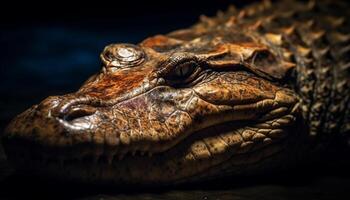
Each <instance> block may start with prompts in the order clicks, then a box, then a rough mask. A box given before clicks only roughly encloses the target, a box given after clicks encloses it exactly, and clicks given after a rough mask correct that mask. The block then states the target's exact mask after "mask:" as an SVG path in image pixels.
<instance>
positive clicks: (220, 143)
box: [3, 25, 299, 184]
mask: <svg viewBox="0 0 350 200" xmlns="http://www.w3.org/2000/svg"><path fill="white" fill-rule="evenodd" d="M204 30H207V29H203V27H202V26H200V25H198V26H197V27H195V28H192V29H184V30H180V31H176V32H173V33H170V34H168V35H157V36H154V37H150V38H148V39H146V40H144V41H143V42H141V43H140V44H138V45H132V44H112V45H109V46H107V47H106V48H105V49H104V51H103V52H102V53H101V60H102V63H103V64H102V69H101V71H100V72H99V73H97V74H96V75H94V76H92V77H91V78H90V79H88V80H87V81H86V82H85V83H84V84H83V86H82V87H81V88H80V89H79V90H78V91H77V92H75V93H71V94H67V95H63V96H51V97H48V98H47V99H45V100H43V101H42V102H41V103H39V104H38V105H34V106H32V107H31V108H29V109H28V110H26V111H25V112H23V113H22V114H20V115H18V116H17V117H16V118H15V119H13V121H12V122H11V123H10V124H9V126H8V127H7V129H6V131H5V134H4V137H3V139H4V146H5V149H6V151H7V153H8V157H9V159H10V161H12V162H13V163H14V165H15V166H16V167H17V168H19V169H25V170H31V171H37V172H39V173H44V174H49V175H53V176H57V177H65V178H73V179H76V180H83V181H95V182H96V181H97V182H99V181H102V182H110V181H111V182H114V183H140V184H148V183H165V184H167V183H174V182H183V181H190V180H202V179H206V178H213V177H217V176H226V175H231V174H240V173H242V174H246V173H251V172H253V171H256V170H258V169H260V168H262V169H263V168H264V164H263V163H264V162H265V161H267V160H275V161H276V160H277V161H278V155H279V154H280V153H281V152H283V150H284V148H285V141H286V138H287V137H289V138H290V137H293V136H294V135H295V134H296V133H295V131H294V129H293V127H294V125H295V124H296V123H294V122H295V120H296V118H297V114H298V110H299V109H298V102H299V101H298V98H297V95H296V94H295V93H294V92H293V90H292V89H288V86H287V84H286V82H285V77H286V76H288V73H289V71H290V69H292V65H291V64H288V63H287V62H284V61H283V59H282V58H281V57H280V56H278V55H279V54H280V53H281V52H279V50H276V49H273V48H271V47H270V44H269V43H267V42H266V41H265V40H263V39H261V38H260V37H256V36H254V34H250V33H248V32H245V33H242V32H240V31H239V30H233V29H232V28H225V26H221V27H218V28H216V29H209V31H204ZM259 163H261V164H259ZM266 165H267V164H266ZM265 167H266V166H265Z"/></svg>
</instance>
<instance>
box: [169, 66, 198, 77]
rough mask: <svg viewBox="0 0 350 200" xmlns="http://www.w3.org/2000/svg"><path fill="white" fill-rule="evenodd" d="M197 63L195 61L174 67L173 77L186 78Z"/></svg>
mask: <svg viewBox="0 0 350 200" xmlns="http://www.w3.org/2000/svg"><path fill="white" fill-rule="evenodd" d="M196 67H197V65H196V64H195V63H185V64H182V65H180V66H178V67H176V68H175V70H174V76H175V78H183V79H185V78H187V77H189V76H190V75H191V74H192V73H193V71H194V70H195V68H196Z"/></svg>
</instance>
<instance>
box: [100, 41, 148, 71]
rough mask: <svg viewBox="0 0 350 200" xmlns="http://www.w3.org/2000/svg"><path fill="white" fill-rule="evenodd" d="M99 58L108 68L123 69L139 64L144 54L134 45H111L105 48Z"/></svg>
mask: <svg viewBox="0 0 350 200" xmlns="http://www.w3.org/2000/svg"><path fill="white" fill-rule="evenodd" d="M100 57H101V59H102V61H103V63H104V64H105V66H107V67H109V68H125V67H135V66H137V65H139V64H141V63H142V62H143V60H144V58H145V53H144V52H143V50H142V49H141V48H140V47H138V46H136V45H132V44H111V45H108V46H107V47H105V49H104V50H103V52H102V54H101V56H100Z"/></svg>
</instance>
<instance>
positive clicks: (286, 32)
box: [239, 1, 350, 138]
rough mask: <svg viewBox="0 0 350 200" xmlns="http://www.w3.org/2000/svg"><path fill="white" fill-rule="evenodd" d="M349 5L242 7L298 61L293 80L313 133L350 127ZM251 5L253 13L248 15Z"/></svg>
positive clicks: (275, 45) (275, 44) (261, 31)
mask: <svg viewBox="0 0 350 200" xmlns="http://www.w3.org/2000/svg"><path fill="white" fill-rule="evenodd" d="M346 5H347V3H346V2H345V1H337V2H331V1H318V2H317V3H316V1H310V2H308V3H300V2H298V3H296V2H294V1H291V2H288V1H285V2H283V3H281V4H279V5H278V6H277V7H278V8H276V7H274V6H271V5H270V3H269V2H265V3H264V4H256V5H253V6H251V7H248V8H247V9H245V10H243V11H241V12H240V13H239V15H241V16H244V15H246V19H245V20H243V23H250V22H251V21H256V22H255V23H254V26H252V27H254V29H256V30H257V31H258V33H259V34H260V35H261V36H263V37H266V36H267V37H268V38H271V41H272V43H271V47H272V48H278V49H279V50H280V52H281V53H282V54H283V56H284V59H285V60H286V61H287V62H291V63H295V65H296V67H295V68H294V71H293V73H292V74H291V77H289V78H290V80H291V82H290V86H291V87H293V88H294V89H295V90H296V91H297V92H298V94H299V95H300V98H301V102H302V111H303V112H302V113H303V117H304V122H305V124H307V126H308V129H309V130H308V132H309V134H310V135H312V136H317V137H319V136H320V137H324V136H328V135H334V133H340V134H341V135H344V134H345V133H348V132H349V130H350V127H349V121H350V119H349V118H350V117H349V115H350V113H349V110H350V109H349V107H350V105H349V103H350V100H349V98H350V97H349V96H350V95H349V94H350V83H349V77H350V75H349V71H350V62H349V61H350V56H349V53H350V34H349V21H348V20H347V18H346V17H344V16H349V13H348V12H347V8H348V6H346ZM270 6H271V7H270ZM262 7H263V9H262ZM250 11H252V13H254V14H253V15H250V16H249V12H250ZM347 135H349V134H347ZM327 138H328V137H327Z"/></svg>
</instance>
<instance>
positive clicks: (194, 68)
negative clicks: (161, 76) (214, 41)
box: [166, 61, 201, 85]
mask: <svg viewBox="0 0 350 200" xmlns="http://www.w3.org/2000/svg"><path fill="white" fill-rule="evenodd" d="M200 71H201V69H200V67H199V66H198V64H197V63H196V62H194V61H189V62H185V63H181V64H179V65H177V66H176V67H175V68H174V69H173V70H172V71H170V73H169V74H168V75H167V76H166V79H167V81H168V83H169V84H171V85H185V84H188V83H190V82H192V81H193V80H195V79H196V78H197V76H198V74H199V73H200Z"/></svg>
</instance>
